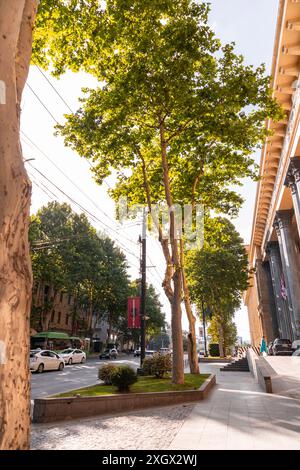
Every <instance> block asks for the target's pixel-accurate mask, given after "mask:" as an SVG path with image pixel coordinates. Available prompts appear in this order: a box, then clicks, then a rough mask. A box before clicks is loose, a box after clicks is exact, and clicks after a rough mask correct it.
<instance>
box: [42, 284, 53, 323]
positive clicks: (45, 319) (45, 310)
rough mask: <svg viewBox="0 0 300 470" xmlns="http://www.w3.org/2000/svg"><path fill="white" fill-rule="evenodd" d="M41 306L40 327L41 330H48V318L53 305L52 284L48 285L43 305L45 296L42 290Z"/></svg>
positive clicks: (49, 318)
mask: <svg viewBox="0 0 300 470" xmlns="http://www.w3.org/2000/svg"><path fill="white" fill-rule="evenodd" d="M42 301H43V307H42V329H43V331H48V330H49V325H50V320H51V314H52V309H53V305H54V287H53V286H52V285H50V286H49V291H48V295H47V299H46V305H45V296H44V292H43V297H42Z"/></svg>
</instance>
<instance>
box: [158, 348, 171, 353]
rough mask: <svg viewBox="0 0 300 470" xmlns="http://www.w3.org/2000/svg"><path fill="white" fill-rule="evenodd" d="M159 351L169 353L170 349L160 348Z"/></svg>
mask: <svg viewBox="0 0 300 470" xmlns="http://www.w3.org/2000/svg"><path fill="white" fill-rule="evenodd" d="M159 352H160V353H161V354H171V349H170V348H160V349H159Z"/></svg>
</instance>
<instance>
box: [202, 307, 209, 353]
mask: <svg viewBox="0 0 300 470" xmlns="http://www.w3.org/2000/svg"><path fill="white" fill-rule="evenodd" d="M202 319H203V336H204V351H205V356H208V354H207V342H206V331H205V309H204V302H203V300H202Z"/></svg>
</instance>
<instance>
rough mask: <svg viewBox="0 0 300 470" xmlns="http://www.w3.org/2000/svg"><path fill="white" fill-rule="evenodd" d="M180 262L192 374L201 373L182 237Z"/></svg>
mask: <svg viewBox="0 0 300 470" xmlns="http://www.w3.org/2000/svg"><path fill="white" fill-rule="evenodd" d="M180 263H181V272H182V288H183V298H184V305H185V311H186V314H187V317H188V321H189V334H188V356H189V364H190V372H191V374H199V364H198V355H197V338H196V318H195V316H194V314H193V311H192V306H191V301H190V293H189V287H188V284H187V280H186V275H185V270H184V247H183V240H182V238H181V239H180Z"/></svg>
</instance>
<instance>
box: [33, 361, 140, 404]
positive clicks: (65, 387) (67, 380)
mask: <svg viewBox="0 0 300 470" xmlns="http://www.w3.org/2000/svg"><path fill="white" fill-rule="evenodd" d="M108 362H111V363H113V364H128V365H131V366H132V367H135V368H138V367H139V358H134V357H133V356H121V357H120V358H118V359H116V360H110V361H108V360H101V361H100V359H98V358H91V359H88V360H87V362H86V363H85V364H73V365H71V366H67V365H66V366H65V368H64V370H63V371H62V372H59V371H49V372H43V373H42V374H36V373H31V399H32V400H33V399H34V398H42V397H46V396H49V395H55V394H57V393H63V392H68V391H69V390H74V389H76V388H81V387H86V386H88V385H93V384H96V383H98V381H97V379H98V369H99V367H100V366H101V365H103V364H107V363H108Z"/></svg>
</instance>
